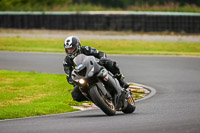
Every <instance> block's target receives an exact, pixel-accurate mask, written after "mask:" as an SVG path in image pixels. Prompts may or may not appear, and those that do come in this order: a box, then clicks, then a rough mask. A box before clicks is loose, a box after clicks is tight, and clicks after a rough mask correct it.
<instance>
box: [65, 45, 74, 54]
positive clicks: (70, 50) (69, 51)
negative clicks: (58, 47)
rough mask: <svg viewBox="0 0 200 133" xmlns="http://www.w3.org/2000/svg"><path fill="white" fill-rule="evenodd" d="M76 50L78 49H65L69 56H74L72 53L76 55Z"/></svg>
mask: <svg viewBox="0 0 200 133" xmlns="http://www.w3.org/2000/svg"><path fill="white" fill-rule="evenodd" d="M75 49H76V48H75V47H72V48H65V52H66V53H68V54H72V53H74V51H75Z"/></svg>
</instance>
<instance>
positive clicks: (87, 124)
mask: <svg viewBox="0 0 200 133" xmlns="http://www.w3.org/2000/svg"><path fill="white" fill-rule="evenodd" d="M64 56H65V55H64V54H53V53H18V52H0V70H18V71H36V72H42V73H55V74H64V72H63V68H62V61H63V59H64ZM109 58H112V59H114V60H116V61H118V63H119V66H120V68H121V70H122V72H123V73H124V75H125V76H126V80H127V81H129V82H136V83H140V84H144V85H147V86H151V87H153V88H155V89H156V91H157V93H156V94H155V95H154V96H153V97H151V98H149V99H146V100H143V101H140V102H137V105H136V106H137V108H136V111H135V113H133V114H128V115H127V114H126V115H125V114H123V113H120V112H118V113H117V114H116V115H115V116H112V117H109V116H106V115H105V114H104V113H103V112H102V111H101V110H99V109H95V110H88V111H80V112H73V113H63V114H57V115H49V116H41V117H32V118H22V119H14V120H4V121H0V133H146V132H150V133H199V132H200V57H180V56H118V55H115V56H113V55H112V56H111V55H109Z"/></svg>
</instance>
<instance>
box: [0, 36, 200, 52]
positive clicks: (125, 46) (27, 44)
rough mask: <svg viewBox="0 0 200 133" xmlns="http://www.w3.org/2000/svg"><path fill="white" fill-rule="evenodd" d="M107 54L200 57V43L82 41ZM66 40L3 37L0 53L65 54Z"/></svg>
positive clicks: (83, 43) (0, 39)
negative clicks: (64, 44) (64, 45)
mask: <svg viewBox="0 0 200 133" xmlns="http://www.w3.org/2000/svg"><path fill="white" fill-rule="evenodd" d="M81 42H82V45H85V46H91V47H94V48H96V49H98V50H100V51H104V52H105V53H107V54H147V55H196V56H199V55H200V42H146V41H130V40H81ZM63 43H64V39H39V38H20V37H1V38H0V51H33V52H60V53H64V48H63Z"/></svg>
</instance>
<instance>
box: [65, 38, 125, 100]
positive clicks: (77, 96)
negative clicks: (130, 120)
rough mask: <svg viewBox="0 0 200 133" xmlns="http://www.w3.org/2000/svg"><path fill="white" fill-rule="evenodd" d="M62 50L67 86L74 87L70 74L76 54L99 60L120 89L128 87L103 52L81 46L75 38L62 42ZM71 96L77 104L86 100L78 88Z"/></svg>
mask: <svg viewBox="0 0 200 133" xmlns="http://www.w3.org/2000/svg"><path fill="white" fill-rule="evenodd" d="M64 48H65V52H66V57H65V59H64V61H63V67H64V71H65V73H66V75H67V77H66V78H67V81H68V83H69V84H72V85H74V84H73V81H72V79H71V72H72V70H73V69H74V63H73V59H74V58H75V57H76V56H77V55H78V54H85V55H92V56H94V57H96V58H98V59H100V61H99V64H100V65H102V66H104V67H105V68H106V69H107V70H108V71H110V72H111V73H112V74H113V75H114V76H115V77H116V78H117V79H118V81H119V83H120V85H121V87H122V88H124V89H127V88H128V87H129V84H128V83H126V82H125V81H124V77H123V75H122V73H121V72H120V70H119V67H118V65H117V62H115V61H112V60H110V59H108V58H107V56H106V54H105V53H104V52H101V51H98V50H97V49H95V48H92V47H89V46H81V42H80V40H79V39H78V37H76V36H70V37H67V38H66V39H65V42H64ZM74 86H75V85H74ZM71 94H72V97H73V99H74V100H76V101H78V102H81V101H85V100H87V99H86V97H85V96H84V95H83V94H82V93H81V92H80V90H79V88H78V86H75V87H74V89H73V91H72V93H71Z"/></svg>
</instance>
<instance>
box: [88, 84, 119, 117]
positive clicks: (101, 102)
mask: <svg viewBox="0 0 200 133" xmlns="http://www.w3.org/2000/svg"><path fill="white" fill-rule="evenodd" d="M89 95H90V97H91V98H92V101H93V102H94V104H96V105H97V106H98V107H99V108H100V109H101V110H102V111H103V112H104V113H105V114H107V115H108V116H113V115H115V113H116V110H115V106H114V104H113V102H112V101H111V100H109V99H108V98H106V96H104V95H103V93H102V92H101V90H100V89H99V88H98V87H97V86H94V87H92V88H91V89H90V90H89Z"/></svg>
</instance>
